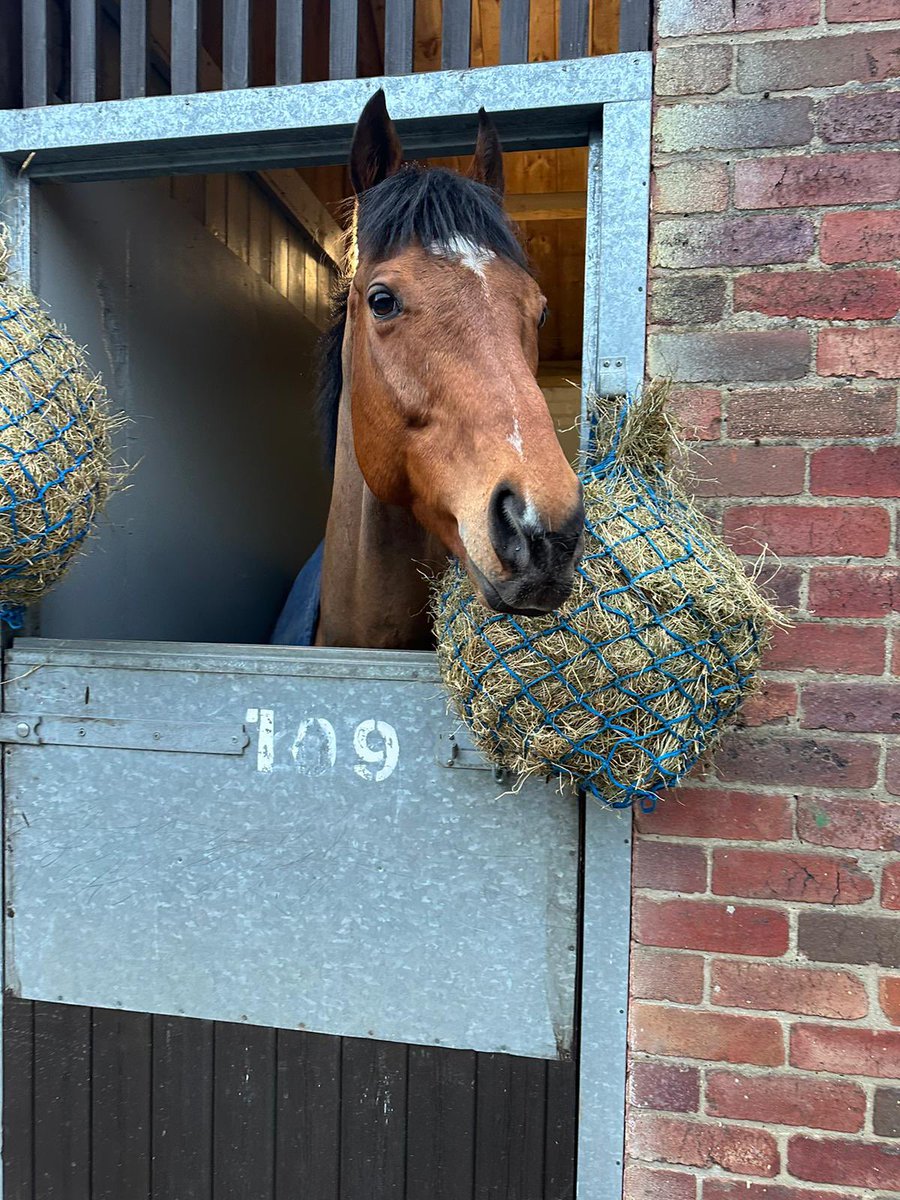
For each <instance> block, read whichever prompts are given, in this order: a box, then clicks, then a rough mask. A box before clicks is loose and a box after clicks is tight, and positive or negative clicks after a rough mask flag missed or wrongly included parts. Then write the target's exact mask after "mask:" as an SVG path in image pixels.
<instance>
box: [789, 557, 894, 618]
mask: <svg viewBox="0 0 900 1200" xmlns="http://www.w3.org/2000/svg"><path fill="white" fill-rule="evenodd" d="M809 611H810V612H811V613H812V614H813V615H815V616H818V617H884V616H887V614H888V613H891V612H900V567H890V566H887V567H813V569H812V570H811V571H810V573H809Z"/></svg>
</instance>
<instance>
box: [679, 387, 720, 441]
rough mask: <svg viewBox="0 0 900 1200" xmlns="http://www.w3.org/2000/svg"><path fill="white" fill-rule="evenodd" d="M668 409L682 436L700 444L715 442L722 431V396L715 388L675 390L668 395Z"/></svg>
mask: <svg viewBox="0 0 900 1200" xmlns="http://www.w3.org/2000/svg"><path fill="white" fill-rule="evenodd" d="M669 408H670V411H671V412H672V413H674V415H675V416H676V418H677V419H678V422H679V424H680V425H681V427H682V430H683V431H684V436H685V437H686V438H688V439H691V440H694V439H696V440H698V441H701V442H711V441H715V440H716V439H717V438H718V437H719V434H720V433H721V430H722V394H721V392H719V391H718V390H716V389H715V388H677V389H673V390H672V391H671V392H670V394H669Z"/></svg>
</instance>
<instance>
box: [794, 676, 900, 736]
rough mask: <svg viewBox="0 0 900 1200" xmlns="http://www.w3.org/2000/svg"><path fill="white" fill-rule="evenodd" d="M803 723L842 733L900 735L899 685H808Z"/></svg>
mask: <svg viewBox="0 0 900 1200" xmlns="http://www.w3.org/2000/svg"><path fill="white" fill-rule="evenodd" d="M801 724H802V725H803V728H804V729H835V730H837V731H838V732H841V733H900V683H894V684H892V683H838V682H833V683H811V684H808V685H807V686H806V687H805V688H804V689H803V721H802V722H801Z"/></svg>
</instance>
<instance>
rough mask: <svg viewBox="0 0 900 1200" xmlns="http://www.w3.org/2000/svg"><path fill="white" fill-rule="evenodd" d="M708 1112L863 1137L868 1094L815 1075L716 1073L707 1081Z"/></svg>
mask: <svg viewBox="0 0 900 1200" xmlns="http://www.w3.org/2000/svg"><path fill="white" fill-rule="evenodd" d="M706 1111H707V1112H708V1113H709V1115H710V1116H711V1117H726V1118H729V1119H731V1120H736V1121H763V1122H765V1124H767V1125H768V1124H773V1123H774V1124H777V1125H804V1126H806V1127H807V1128H808V1129H834V1130H837V1131H838V1132H839V1133H858V1132H859V1130H860V1129H862V1127H863V1124H864V1122H865V1118H866V1094H865V1092H864V1091H863V1090H862V1088H859V1087H857V1086H856V1084H854V1083H830V1082H829V1081H828V1080H825V1079H816V1078H815V1077H814V1076H799V1075H789V1076H779V1075H736V1074H735V1073H734V1072H733V1071H712V1072H710V1074H709V1075H708V1076H707V1081H706Z"/></svg>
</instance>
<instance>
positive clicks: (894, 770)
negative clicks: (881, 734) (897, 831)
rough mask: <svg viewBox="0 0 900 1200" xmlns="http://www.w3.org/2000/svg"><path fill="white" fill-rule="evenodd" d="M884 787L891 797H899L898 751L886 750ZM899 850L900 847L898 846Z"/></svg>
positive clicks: (899, 767) (899, 761)
mask: <svg viewBox="0 0 900 1200" xmlns="http://www.w3.org/2000/svg"><path fill="white" fill-rule="evenodd" d="M884 786H885V787H886V788H887V790H888V791H889V792H890V793H891V795H892V796H900V750H898V749H891V750H888V755H887V762H886V763H885V766H884ZM898 849H900V846H898Z"/></svg>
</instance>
